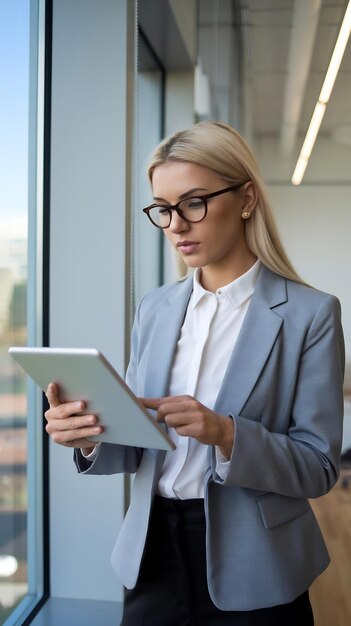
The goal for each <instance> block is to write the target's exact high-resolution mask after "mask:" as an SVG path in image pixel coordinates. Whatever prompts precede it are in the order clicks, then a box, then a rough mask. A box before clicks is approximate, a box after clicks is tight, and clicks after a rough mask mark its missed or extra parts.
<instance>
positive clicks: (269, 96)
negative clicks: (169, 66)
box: [199, 0, 351, 184]
mask: <svg viewBox="0 0 351 626" xmlns="http://www.w3.org/2000/svg"><path fill="white" fill-rule="evenodd" d="M347 4H348V0H199V55H200V57H201V59H202V64H203V71H204V72H205V73H206V75H207V76H208V79H209V85H210V93H211V111H210V113H209V116H210V117H217V118H218V117H221V118H222V119H224V118H225V117H227V119H226V120H224V121H228V123H232V124H233V125H234V126H237V127H238V128H239V129H240V131H241V132H242V134H243V135H244V136H245V137H246V138H247V139H248V141H249V142H250V143H251V145H253V147H254V148H255V150H256V153H258V156H259V159H260V160H261V163H262V161H263V170H264V174H265V176H266V178H268V179H269V180H270V181H271V182H290V179H291V174H292V171H293V169H294V166H295V163H296V160H297V157H298V154H299V151H300V148H301V145H302V142H303V139H304V136H305V133H306V131H307V128H308V125H309V122H310V119H311V116H312V113H313V110H314V107H315V104H316V102H317V100H318V95H319V93H320V90H321V87H322V84H323V80H324V77H325V74H326V71H327V68H328V65H329V62H330V59H331V55H332V52H333V49H334V45H335V42H336V39H337V35H338V32H339V29H340V26H341V22H342V19H343V16H344V13H345V10H346V6H347ZM238 84H239V89H238ZM350 181H351V41H349V43H348V45H347V47H346V50H345V54H344V57H343V60H342V63H341V66H340V70H339V74H338V77H337V79H336V82H335V85H334V89H333V92H332V95H331V98H330V100H329V103H328V105H327V109H326V113H325V116H324V119H323V122H322V125H321V128H320V132H319V135H318V138H317V141H316V144H315V147H314V150H313V153H312V156H311V159H310V163H309V165H308V167H307V170H306V174H305V178H304V180H303V183H304V184H308V183H315V182H318V183H319V184H320V183H325V184H330V183H337V184H341V183H343V184H349V183H350Z"/></svg>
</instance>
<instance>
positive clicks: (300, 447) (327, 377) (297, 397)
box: [211, 296, 345, 498]
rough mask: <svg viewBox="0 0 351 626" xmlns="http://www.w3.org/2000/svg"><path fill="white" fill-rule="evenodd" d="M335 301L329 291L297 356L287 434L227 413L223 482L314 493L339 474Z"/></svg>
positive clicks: (340, 366) (340, 370) (340, 362)
mask: <svg viewBox="0 0 351 626" xmlns="http://www.w3.org/2000/svg"><path fill="white" fill-rule="evenodd" d="M340 318H341V314H340V304H339V301H338V300H337V298H335V297H334V296H328V297H327V298H325V299H324V300H323V303H322V304H321V306H320V307H319V309H318V310H317V312H316V314H315V316H314V318H313V321H312V324H311V325H310V327H309V329H308V332H307V333H306V338H305V342H304V346H303V350H302V351H301V355H300V363H299V368H298V376H297V382H296V385H295V386H294V391H293V400H292V402H291V401H290V402H287V407H288V410H289V413H290V419H289V428H288V432H287V433H286V434H283V433H279V432H270V431H269V430H267V428H265V427H264V426H263V424H261V423H260V421H259V420H258V419H257V416H252V419H249V418H248V417H247V416H246V417H243V416H240V415H235V416H234V415H232V417H233V419H234V421H235V427H236V430H235V443H234V446H233V451H232V455H231V459H230V463H229V470H228V473H227V475H226V478H225V479H224V480H222V479H221V478H220V477H219V476H218V475H217V474H216V472H215V453H214V451H213V453H212V473H211V477H212V480H214V481H215V482H217V483H220V484H222V485H223V486H238V487H243V488H247V489H255V490H262V491H267V492H274V493H278V494H282V495H285V496H291V497H304V498H314V497H319V496H321V495H323V494H325V493H326V492H328V491H329V490H330V489H331V487H332V486H333V485H334V484H335V482H336V480H337V478H338V475H339V458H340V450H341V442H342V420H343V405H344V401H343V376H344V360H345V359H344V342H343V333H342V327H341V319H340Z"/></svg>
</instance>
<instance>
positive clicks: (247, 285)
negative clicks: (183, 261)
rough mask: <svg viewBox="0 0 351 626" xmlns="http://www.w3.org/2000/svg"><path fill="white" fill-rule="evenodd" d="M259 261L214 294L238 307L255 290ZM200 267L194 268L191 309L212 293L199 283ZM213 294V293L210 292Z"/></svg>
mask: <svg viewBox="0 0 351 626" xmlns="http://www.w3.org/2000/svg"><path fill="white" fill-rule="evenodd" d="M260 266H261V263H260V261H259V260H257V261H256V263H254V265H252V267H250V269H249V270H248V271H247V272H245V274H242V275H241V276H239V278H236V279H235V280H233V282H231V283H229V285H224V286H223V287H220V288H219V289H217V291H216V293H215V295H216V296H218V295H220V296H221V297H222V296H223V297H225V298H226V299H227V300H229V302H230V304H231V305H232V306H233V307H234V308H238V307H239V306H240V305H241V304H243V303H244V302H245V301H246V300H247V299H248V298H249V297H250V296H252V294H253V292H254V291H255V286H256V281H257V277H258V273H259V270H260ZM200 271H201V270H200V268H196V270H195V272H194V276H193V294H192V298H191V306H192V308H193V309H195V307H196V306H197V305H198V304H199V302H200V300H202V298H204V296H206V295H208V294H212V292H211V291H207V289H204V288H203V286H202V285H201V283H200V280H199V276H200ZM212 295H213V294H212Z"/></svg>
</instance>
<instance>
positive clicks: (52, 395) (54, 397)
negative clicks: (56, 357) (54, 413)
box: [45, 383, 61, 407]
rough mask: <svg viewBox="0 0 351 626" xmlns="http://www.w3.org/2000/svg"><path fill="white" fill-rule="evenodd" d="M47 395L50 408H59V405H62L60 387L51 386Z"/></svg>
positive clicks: (52, 384)
mask: <svg viewBox="0 0 351 626" xmlns="http://www.w3.org/2000/svg"><path fill="white" fill-rule="evenodd" d="M45 395H46V397H47V399H48V402H49V404H50V407H55V406H59V404H61V401H60V397H59V391H58V386H57V385H56V383H50V384H49V386H48V388H47V390H46V394H45Z"/></svg>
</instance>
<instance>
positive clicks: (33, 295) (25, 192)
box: [0, 0, 43, 624]
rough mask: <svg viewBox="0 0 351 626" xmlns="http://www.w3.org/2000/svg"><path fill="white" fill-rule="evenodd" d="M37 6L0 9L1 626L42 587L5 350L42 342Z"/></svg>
mask: <svg viewBox="0 0 351 626" xmlns="http://www.w3.org/2000/svg"><path fill="white" fill-rule="evenodd" d="M40 7H41V12H40V10H39V9H40ZM42 7H43V5H42V4H40V2H39V0H32V1H31V0H4V1H3V2H1V4H0V84H1V87H2V94H1V98H0V135H1V138H2V139H1V153H0V293H1V299H0V624H4V623H5V621H6V624H15V623H18V622H17V621H15V620H17V619H19V618H18V616H19V615H20V614H21V615H22V616H25V615H26V614H28V612H29V611H30V609H31V608H32V606H33V605H34V604H35V603H36V602H37V600H38V598H39V597H40V596H41V593H42V588H43V580H42V569H43V568H42V559H41V554H42V547H41V543H42V515H41V488H40V487H41V481H39V480H37V476H39V473H38V463H39V464H40V465H41V458H42V454H41V435H40V432H41V431H42V426H41V424H40V423H38V422H40V420H39V421H38V420H37V419H36V418H37V415H38V412H40V411H41V408H40V404H41V398H40V396H37V393H36V391H35V390H34V389H33V388H32V387H31V386H29V383H28V382H27V380H26V378H25V376H24V374H22V372H21V371H20V370H19V368H17V366H16V365H15V364H14V362H13V361H12V359H11V357H10V356H9V355H8V347H9V346H10V345H25V344H26V343H29V344H31V345H33V344H35V343H36V342H37V341H38V340H39V341H40V340H41V336H38V332H39V335H40V333H41V329H40V330H39V328H37V322H36V320H37V319H38V314H39V318H40V319H41V310H40V311H39V308H41V305H40V302H39V299H38V289H39V288H40V280H39V282H38V274H37V272H38V269H39V267H38V263H39V262H40V261H41V257H40V256H39V257H37V254H36V250H37V241H36V239H37V237H36V226H37V224H36V214H37V200H36V197H37V192H36V188H37V180H38V179H37V167H36V162H37V158H36V155H37V149H38V140H37V128H38V126H37V111H38V96H37V93H38V58H39V55H38V41H39V37H38V33H39V21H40V19H41V18H40V16H41V13H42ZM40 195H41V194H40ZM37 424H38V425H37Z"/></svg>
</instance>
